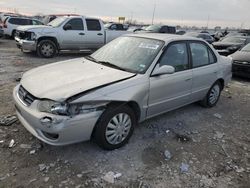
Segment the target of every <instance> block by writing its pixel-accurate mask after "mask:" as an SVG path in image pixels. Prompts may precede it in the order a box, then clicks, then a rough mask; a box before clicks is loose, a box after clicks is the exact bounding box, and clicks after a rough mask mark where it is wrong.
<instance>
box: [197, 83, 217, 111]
mask: <svg viewBox="0 0 250 188" xmlns="http://www.w3.org/2000/svg"><path fill="white" fill-rule="evenodd" d="M221 90H222V86H221V84H220V82H218V81H217V82H215V83H214V84H213V86H212V87H211V88H210V89H209V91H208V93H207V95H206V97H205V98H204V99H203V100H202V101H201V102H200V103H201V105H202V106H204V107H214V106H215V105H216V104H217V102H218V101H219V98H220V94H221Z"/></svg>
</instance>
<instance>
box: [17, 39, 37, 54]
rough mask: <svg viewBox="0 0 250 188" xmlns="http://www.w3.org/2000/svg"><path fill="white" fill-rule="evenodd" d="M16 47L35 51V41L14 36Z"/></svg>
mask: <svg viewBox="0 0 250 188" xmlns="http://www.w3.org/2000/svg"><path fill="white" fill-rule="evenodd" d="M15 41H16V45H17V47H18V48H20V49H22V50H27V51H36V46H37V42H36V41H35V40H25V39H20V38H18V37H15Z"/></svg>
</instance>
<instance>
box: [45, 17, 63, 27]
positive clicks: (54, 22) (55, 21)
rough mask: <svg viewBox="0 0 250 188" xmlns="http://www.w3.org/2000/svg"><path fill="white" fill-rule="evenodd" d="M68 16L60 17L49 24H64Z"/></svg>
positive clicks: (57, 25)
mask: <svg viewBox="0 0 250 188" xmlns="http://www.w3.org/2000/svg"><path fill="white" fill-rule="evenodd" d="M66 19H67V18H66V17H58V18H56V19H54V20H52V21H51V22H49V23H48V24H47V25H49V26H52V27H59V26H60V25H62V23H63V22H64V21H65V20H66Z"/></svg>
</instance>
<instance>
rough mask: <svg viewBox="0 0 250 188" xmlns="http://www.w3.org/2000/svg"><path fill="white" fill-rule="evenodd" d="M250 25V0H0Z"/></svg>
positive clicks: (28, 9) (52, 9) (38, 9)
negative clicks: (154, 10) (154, 9)
mask: <svg viewBox="0 0 250 188" xmlns="http://www.w3.org/2000/svg"><path fill="white" fill-rule="evenodd" d="M154 2H156V12H155V23H160V22H161V23H165V24H180V25H197V26H206V25H207V23H208V26H209V27H214V26H216V25H221V26H223V27H226V26H234V27H241V26H243V27H245V28H249V27H250V11H249V9H250V0H155V1H154V0H0V11H3V10H6V9H9V8H11V9H13V8H16V9H17V10H18V11H19V12H21V13H29V14H36V13H43V14H53V13H78V14H81V15H86V16H95V17H100V18H103V19H110V20H112V21H117V17H119V16H125V17H126V19H131V17H132V18H133V19H135V20H137V21H139V22H145V23H151V20H152V14H153V8H154Z"/></svg>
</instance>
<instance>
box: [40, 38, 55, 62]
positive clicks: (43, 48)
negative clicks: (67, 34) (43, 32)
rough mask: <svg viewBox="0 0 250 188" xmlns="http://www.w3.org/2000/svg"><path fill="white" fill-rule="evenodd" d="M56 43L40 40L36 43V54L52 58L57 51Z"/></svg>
mask: <svg viewBox="0 0 250 188" xmlns="http://www.w3.org/2000/svg"><path fill="white" fill-rule="evenodd" d="M57 51H58V50H57V47H56V44H55V43H54V42H53V41H51V40H42V41H40V42H39V43H38V45H37V54H38V55H39V56H40V57H44V58H52V57H54V56H55V55H56V53H57Z"/></svg>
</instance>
